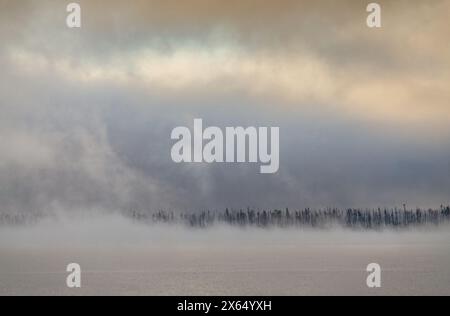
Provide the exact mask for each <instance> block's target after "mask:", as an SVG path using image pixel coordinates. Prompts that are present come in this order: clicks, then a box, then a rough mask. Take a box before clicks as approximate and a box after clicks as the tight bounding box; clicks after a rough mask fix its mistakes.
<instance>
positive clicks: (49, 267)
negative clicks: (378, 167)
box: [0, 215, 450, 295]
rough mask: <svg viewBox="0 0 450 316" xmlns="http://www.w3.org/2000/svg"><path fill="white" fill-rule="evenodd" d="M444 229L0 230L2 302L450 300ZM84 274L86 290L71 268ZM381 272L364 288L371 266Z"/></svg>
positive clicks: (52, 223) (48, 224) (87, 225)
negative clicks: (69, 282) (376, 283)
mask: <svg viewBox="0 0 450 316" xmlns="http://www.w3.org/2000/svg"><path fill="white" fill-rule="evenodd" d="M449 240H450V230H449V227H448V226H447V225H441V226H439V227H424V228H420V229H414V230H402V231H393V230H385V231H382V232H374V231H358V230H343V229H341V228H335V229H327V230H313V229H290V228H283V229H282V228H270V229H263V228H237V227H229V226H220V225H219V226H214V227H211V228H206V229H191V228H187V227H185V226H181V225H174V224H153V225H148V224H142V223H138V222H133V221H132V220H129V219H127V218H124V217H121V216H119V215H97V216H93V217H80V216H77V217H73V216H71V217H66V218H62V217H59V218H54V219H46V220H43V221H40V222H39V223H37V224H35V225H30V226H25V227H21V226H18V227H12V226H3V227H2V228H1V229H0V295H14V294H19V295H23V294H31V295H45V294H63V295H101V294H106V295H115V294H123V295H313V294H319V295H335V294H336V295H337V294H357V295H359V294H362V295H374V294H375V295H377V294H388V295H390V294H399V295H402V294H438V295H439V294H450V268H449V267H450V249H449V247H448V241H449ZM71 262H76V263H79V264H80V265H81V267H82V288H81V289H75V290H73V289H72V290H71V289H68V288H67V287H66V285H65V278H66V276H67V273H66V272H65V268H66V266H67V264H69V263H71ZM371 262H376V263H379V264H380V265H381V266H382V269H383V284H382V287H381V288H380V289H369V288H367V286H366V277H367V272H366V271H365V269H366V267H367V265H368V264H369V263H371Z"/></svg>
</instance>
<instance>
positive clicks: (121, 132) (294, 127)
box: [0, 0, 450, 212]
mask: <svg viewBox="0 0 450 316" xmlns="http://www.w3.org/2000/svg"><path fill="white" fill-rule="evenodd" d="M80 3H81V5H82V10H83V11H82V12H83V27H82V29H81V30H69V29H68V28H66V27H65V26H64V20H65V16H66V13H65V3H64V1H6V0H0V38H1V41H2V45H1V47H0V67H1V69H2V72H1V75H0V113H1V116H0V123H1V125H0V153H1V154H2V158H1V159H0V201H1V202H2V206H1V211H2V212H9V211H27V212H32V211H46V210H59V209H64V210H73V211H80V210H86V209H101V210H124V209H141V210H155V209H160V208H165V209H168V208H170V209H177V210H184V209H193V208H224V207H246V206H251V207H257V208H269V207H287V206H290V207H305V206H343V207H345V206H349V207H350V206H358V207H365V206H368V207H370V206H378V205H380V206H384V205H388V206H391V205H400V204H402V203H404V202H408V203H409V204H410V205H412V206H414V205H417V206H428V205H430V206H436V205H439V204H440V203H449V201H448V199H449V196H450V178H449V175H450V165H449V161H450V149H449V148H450V139H449V136H448V135H450V133H449V132H450V128H449V127H450V126H449V124H448V122H449V115H450V111H449V108H448V104H449V103H448V101H449V91H448V83H449V72H448V67H449V65H450V64H449V59H450V57H449V56H450V54H449V52H450V49H449V42H448V40H447V39H448V30H449V28H448V19H446V12H447V13H448V12H449V11H448V10H447V11H446V10H445V9H446V8H448V2H446V1H430V2H426V3H425V2H421V3H419V4H417V5H415V6H414V7H412V6H411V4H410V2H409V1H408V2H406V1H396V2H395V3H391V2H389V3H388V2H383V7H384V8H385V10H384V11H383V12H384V13H383V16H384V17H385V20H383V21H384V23H385V24H384V25H385V27H384V28H383V29H381V30H378V31H375V32H376V33H374V32H373V30H368V29H367V27H365V24H364V23H365V17H366V12H365V8H364V5H362V3H361V2H360V1H345V2H339V3H338V2H336V1H277V2H275V1H273V2H267V1H265V2H262V1H201V0H196V1H182V2H180V1H131V2H124V1H80ZM195 117H199V118H203V119H204V121H205V124H206V125H216V126H220V127H225V126H279V127H280V132H281V153H280V158H281V162H280V171H279V173H277V174H276V175H270V176H267V175H260V174H259V172H258V168H257V167H256V166H254V165H232V164H223V165H220V164H219V165H214V164H213V165H183V164H181V165H179V164H174V163H173V162H172V161H171V159H170V148H171V145H172V141H171V140H170V131H171V130H172V129H173V128H174V127H176V126H180V125H186V126H191V125H192V120H193V118H195Z"/></svg>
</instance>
